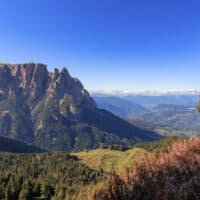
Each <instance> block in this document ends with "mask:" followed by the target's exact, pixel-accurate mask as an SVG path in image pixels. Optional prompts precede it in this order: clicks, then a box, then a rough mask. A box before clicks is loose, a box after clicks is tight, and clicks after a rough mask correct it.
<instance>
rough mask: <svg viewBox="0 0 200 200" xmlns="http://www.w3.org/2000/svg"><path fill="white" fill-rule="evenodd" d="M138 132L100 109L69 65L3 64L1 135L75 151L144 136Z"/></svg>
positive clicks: (131, 140) (0, 70) (51, 147)
mask: <svg viewBox="0 0 200 200" xmlns="http://www.w3.org/2000/svg"><path fill="white" fill-rule="evenodd" d="M139 132H140V130H138V129H137V128H135V127H132V126H131V125H130V124H128V123H127V122H124V121H123V120H121V119H118V118H116V117H115V116H113V115H111V114H109V113H106V112H103V111H101V110H98V109H97V107H96V103H95V101H94V100H93V99H92V98H91V97H90V95H89V93H88V92H87V90H85V89H84V87H83V85H82V84H81V82H80V81H79V80H78V79H76V78H73V77H71V76H70V74H69V72H68V70H67V69H66V68H63V69H62V70H60V71H59V70H58V69H56V68H55V69H54V71H53V72H49V71H48V70H47V66H46V65H44V64H40V63H25V64H0V135H4V136H7V137H10V138H14V139H18V140H21V141H23V142H29V143H32V144H35V145H38V146H40V147H42V148H44V149H49V150H64V151H71V150H83V149H85V148H95V147H98V146H100V145H102V143H103V144H113V143H120V144H125V143H126V144H127V143H128V144H133V143H135V142H136V141H139V140H142V139H141V138H143V135H142V136H141V138H140V135H138V133H139ZM134 134H136V135H137V139H136V138H135V135H134ZM123 135H125V137H126V138H125V139H122V138H123V137H124V136H123ZM129 136H130V137H129ZM138 138H139V139H138ZM148 138H149V139H151V137H149V136H148ZM153 138H154V137H153Z"/></svg>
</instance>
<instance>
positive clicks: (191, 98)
mask: <svg viewBox="0 0 200 200" xmlns="http://www.w3.org/2000/svg"><path fill="white" fill-rule="evenodd" d="M93 95H94V94H93ZM198 98H199V97H198V95H195V94H190V95H185V94H184V95H183V94H182V95H163V96H141V95H138V96H137V95H135V96H121V97H118V96H107V97H104V96H95V95H94V99H95V100H96V102H97V105H98V106H99V107H101V108H104V109H107V110H109V111H110V112H112V113H114V114H115V115H118V116H120V117H121V118H124V119H126V120H128V121H129V122H130V123H132V124H134V125H135V126H137V127H140V128H143V129H146V130H151V131H155V132H158V133H159V134H163V135H167V136H172V135H175V136H193V135H199V133H200V113H199V112H198V111H197V108H196V106H197V104H198ZM134 101H135V102H137V103H134ZM139 104H141V105H142V106H140V105H139ZM144 106H146V108H145V107H144Z"/></svg>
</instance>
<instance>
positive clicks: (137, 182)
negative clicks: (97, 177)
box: [90, 137, 200, 200]
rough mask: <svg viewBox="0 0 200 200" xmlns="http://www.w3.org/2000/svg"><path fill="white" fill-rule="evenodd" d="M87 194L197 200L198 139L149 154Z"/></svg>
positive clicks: (105, 198) (129, 199)
mask: <svg viewBox="0 0 200 200" xmlns="http://www.w3.org/2000/svg"><path fill="white" fill-rule="evenodd" d="M90 196H91V198H92V199H94V200H133V199H139V200H140V199H142V200H152V199H155V200H177V199H183V200H190V199H191V200H195V199H196V200H197V199H200V138H197V137H195V138H191V139H189V140H183V141H182V142H180V143H176V144H173V145H172V147H171V149H170V152H169V153H162V154H161V155H160V156H159V158H156V157H155V155H153V154H149V155H148V156H146V158H145V159H144V160H143V162H140V163H138V164H137V165H136V166H135V167H134V168H133V169H132V170H127V171H126V172H125V173H124V174H122V175H117V174H114V175H113V176H112V177H110V178H108V179H107V180H106V181H105V182H104V184H101V187H99V188H98V189H96V191H95V192H94V193H93V194H92V195H90Z"/></svg>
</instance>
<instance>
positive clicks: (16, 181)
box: [0, 153, 103, 200]
mask: <svg viewBox="0 0 200 200" xmlns="http://www.w3.org/2000/svg"><path fill="white" fill-rule="evenodd" d="M0 160H1V162H0V171H1V173H0V199H9V200H15V199H16V200H17V199H24V200H25V199H51V198H55V199H64V197H67V196H68V197H70V196H71V197H73V196H76V193H79V192H80V191H79V189H80V188H83V187H86V186H87V185H88V184H94V183H96V182H97V181H99V180H100V179H102V178H103V173H102V172H101V171H96V170H92V169H90V168H89V167H87V166H85V165H83V164H81V163H80V162H79V161H78V160H77V158H76V157H74V156H70V155H69V154H67V153H42V154H13V153H0Z"/></svg>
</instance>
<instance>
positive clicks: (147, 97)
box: [92, 92, 200, 109]
mask: <svg viewBox="0 0 200 200" xmlns="http://www.w3.org/2000/svg"><path fill="white" fill-rule="evenodd" d="M199 94H200V93H197V92H193V93H192V92H191V93H189V92H188V93H187V92H185V93H180V92H179V93H173V94H170V93H164V94H157V95H155V94H154V95H153V94H152V93H150V94H126V95H122V94H120V93H119V94H116V95H108V94H104V93H92V96H93V97H94V98H95V99H96V98H102V101H104V99H103V98H105V97H106V98H108V97H109V98H121V99H125V100H128V101H129V102H132V103H134V104H139V105H140V106H143V107H145V108H147V109H152V108H153V107H155V106H157V105H159V104H174V105H193V106H194V105H197V104H198V101H199ZM109 101H110V100H109ZM98 102H99V101H98Z"/></svg>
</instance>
